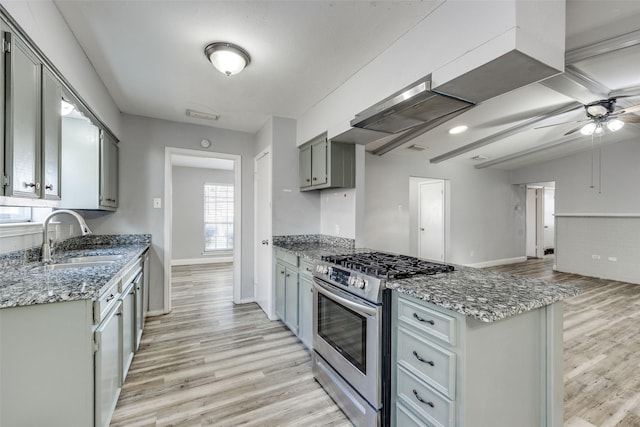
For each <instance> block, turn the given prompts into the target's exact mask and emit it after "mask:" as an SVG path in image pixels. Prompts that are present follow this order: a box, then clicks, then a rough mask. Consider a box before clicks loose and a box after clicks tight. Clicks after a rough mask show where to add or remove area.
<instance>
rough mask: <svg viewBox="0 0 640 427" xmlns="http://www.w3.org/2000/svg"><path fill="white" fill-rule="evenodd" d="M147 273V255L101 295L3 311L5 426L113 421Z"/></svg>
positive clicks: (98, 425) (0, 394)
mask: <svg viewBox="0 0 640 427" xmlns="http://www.w3.org/2000/svg"><path fill="white" fill-rule="evenodd" d="M140 271H142V260H138V262H136V263H134V264H132V265H131V267H129V269H128V271H125V272H124V273H123V275H122V277H123V279H122V280H117V281H115V282H114V283H113V284H112V285H111V286H110V288H109V289H108V290H107V291H106V292H104V293H103V295H101V297H100V298H99V299H98V300H96V301H92V300H78V301H67V302H58V303H51V304H37V305H30V306H24V307H12V308H3V309H1V310H0V425H1V426H47V427H69V426H82V427H85V426H94V427H108V425H109V422H110V420H111V417H112V415H113V410H114V408H115V406H116V402H117V400H118V396H119V394H120V389H121V387H122V383H123V381H124V377H125V373H126V370H127V368H128V364H129V363H130V360H131V357H132V356H133V351H134V349H135V345H136V344H135V343H136V341H135V330H136V328H137V327H139V326H138V325H137V322H138V321H136V318H137V314H136V310H137V308H136V307H137V304H139V303H138V302H137V293H136V290H137V285H139V284H140V283H143V280H144V279H143V278H142V277H140V275H139V272H140ZM42 285H43V286H47V284H46V283H43V284H42Z"/></svg>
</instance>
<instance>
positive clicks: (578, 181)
mask: <svg viewBox="0 0 640 427" xmlns="http://www.w3.org/2000/svg"><path fill="white" fill-rule="evenodd" d="M604 138H606V136H605V137H604ZM585 141H587V142H588V139H585ZM596 153H597V152H596ZM638 159H640V141H639V140H638V138H634V139H632V140H629V141H626V142H620V143H617V144H611V145H607V146H604V147H602V169H601V170H602V187H601V188H598V182H599V174H598V173H597V172H598V171H597V167H596V174H595V179H594V182H595V184H596V188H590V187H589V186H590V183H591V173H590V171H591V152H590V151H585V152H582V153H578V154H574V155H572V156H567V157H563V158H560V159H555V160H551V161H548V162H545V163H541V164H536V165H533V166H529V167H525V168H521V169H518V170H515V171H513V173H512V177H511V182H513V183H528V182H544V181H555V183H556V190H555V211H556V268H557V270H559V271H566V272H570V273H577V274H583V275H586V276H594V277H603V278H608V279H614V280H624V281H628V282H633V283H640V269H639V268H638V265H640V264H639V263H638V259H640V225H639V224H640V220H639V218H638V217H639V216H640V196H638V194H640V193H639V192H638V184H639V183H640V168H639V167H638ZM595 164H596V165H598V159H597V158H596V162H595Z"/></svg>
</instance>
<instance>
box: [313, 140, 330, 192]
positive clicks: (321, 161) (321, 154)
mask: <svg viewBox="0 0 640 427" xmlns="http://www.w3.org/2000/svg"><path fill="white" fill-rule="evenodd" d="M311 175H312V176H311V185H314V186H315V185H323V184H326V183H327V140H326V139H323V140H322V141H318V142H316V143H314V144H311Z"/></svg>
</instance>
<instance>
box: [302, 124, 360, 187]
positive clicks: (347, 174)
mask: <svg viewBox="0 0 640 427" xmlns="http://www.w3.org/2000/svg"><path fill="white" fill-rule="evenodd" d="M299 156H300V165H299V167H300V190H301V191H308V190H322V189H325V188H353V187H354V186H355V180H356V173H355V170H356V166H355V165H356V158H355V146H354V145H353V144H345V143H341V142H334V141H329V140H328V139H327V135H326V133H324V134H322V135H319V136H317V137H315V138H313V139H312V140H310V141H308V142H306V143H305V144H304V145H302V146H301V147H300V151H299Z"/></svg>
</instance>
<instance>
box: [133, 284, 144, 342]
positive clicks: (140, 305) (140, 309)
mask: <svg viewBox="0 0 640 427" xmlns="http://www.w3.org/2000/svg"><path fill="white" fill-rule="evenodd" d="M142 280H143V273H140V274H139V275H138V277H136V279H135V280H134V282H133V286H134V291H135V299H136V319H135V328H134V329H135V336H134V346H133V349H134V351H136V350H138V347H140V339H141V338H142V329H143V327H144V326H143V325H144V302H143V301H144V286H143V284H142V283H143V282H142Z"/></svg>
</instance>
